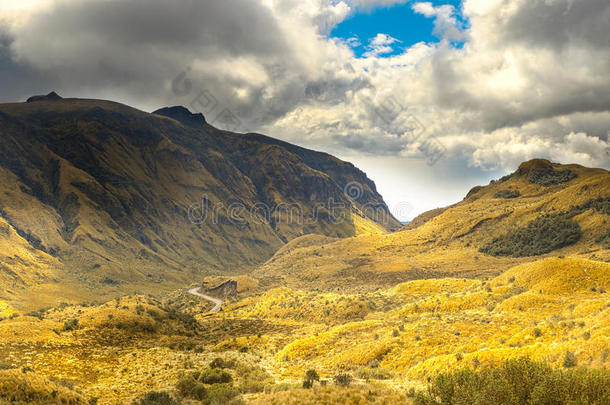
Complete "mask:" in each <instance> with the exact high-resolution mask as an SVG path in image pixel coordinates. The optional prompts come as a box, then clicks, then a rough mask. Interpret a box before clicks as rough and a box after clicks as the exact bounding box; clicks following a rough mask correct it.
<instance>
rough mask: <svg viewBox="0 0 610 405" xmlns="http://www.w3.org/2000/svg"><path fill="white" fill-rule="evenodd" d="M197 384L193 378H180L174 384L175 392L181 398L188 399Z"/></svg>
mask: <svg viewBox="0 0 610 405" xmlns="http://www.w3.org/2000/svg"><path fill="white" fill-rule="evenodd" d="M197 384H198V382H197V380H196V379H195V378H193V376H185V377H182V378H180V379H179V380H178V382H177V383H176V390H177V391H178V393H179V394H180V396H181V397H184V398H190V397H191V393H192V392H193V390H194V388H195V385H197Z"/></svg>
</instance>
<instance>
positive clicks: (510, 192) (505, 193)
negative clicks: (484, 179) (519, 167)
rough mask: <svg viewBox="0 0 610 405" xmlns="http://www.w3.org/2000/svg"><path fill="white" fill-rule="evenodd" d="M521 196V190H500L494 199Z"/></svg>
mask: <svg viewBox="0 0 610 405" xmlns="http://www.w3.org/2000/svg"><path fill="white" fill-rule="evenodd" d="M519 196H521V192H520V191H519V190H500V191H498V192H497V193H496V194H494V198H517V197H519Z"/></svg>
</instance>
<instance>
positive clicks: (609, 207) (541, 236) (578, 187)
mask: <svg viewBox="0 0 610 405" xmlns="http://www.w3.org/2000/svg"><path fill="white" fill-rule="evenodd" d="M609 233H610V173H609V172H608V171H607V170H603V169H590V168H586V167H582V166H578V165H560V164H551V163H550V162H548V161H545V160H533V161H529V162H525V163H523V164H522V165H521V166H520V167H519V168H518V170H517V171H516V172H515V173H513V174H512V175H510V176H506V177H504V178H502V179H500V180H498V181H494V182H492V183H491V184H489V185H487V186H484V187H475V188H474V189H472V190H471V191H470V192H469V193H468V195H467V196H466V197H465V198H464V200H462V201H461V202H459V203H457V204H454V205H452V206H450V207H446V208H444V209H437V210H433V211H431V212H429V213H424V214H422V215H421V216H420V217H418V218H416V219H415V220H413V221H412V222H411V223H410V224H408V225H407V226H405V227H403V228H402V229H401V230H400V231H399V232H395V233H391V234H385V235H360V236H356V237H352V238H347V239H341V240H337V241H327V240H324V239H320V240H319V241H318V242H315V241H314V242H311V238H309V239H308V240H309V241H310V243H306V244H300V243H299V240H298V239H297V240H295V241H293V242H291V243H290V244H288V245H287V246H285V247H284V248H283V249H282V250H281V251H279V252H278V253H277V254H276V255H275V256H274V257H272V258H271V259H270V260H269V261H268V262H266V263H265V264H264V265H262V266H260V267H259V268H258V269H257V270H256V271H255V272H254V276H256V277H258V278H259V279H260V280H261V284H262V285H268V286H273V285H289V286H292V287H298V288H317V289H326V290H328V289H341V290H350V289H351V290H354V289H365V290H367V289H369V290H370V289H374V288H377V287H380V286H389V285H394V284H397V283H399V282H403V281H406V280H412V279H420V278H438V277H456V276H460V277H463V276H466V277H473V276H485V275H497V274H499V273H500V272H502V271H504V270H506V269H508V268H510V267H512V266H513V265H515V264H519V263H525V262H529V261H532V260H534V259H535V257H540V256H542V257H544V256H545V255H554V256H557V255H571V256H576V257H582V258H592V259H596V260H605V261H608V260H610V250H609V247H610V246H609V245H608V240H609V239H608V238H609V237H608V235H609Z"/></svg>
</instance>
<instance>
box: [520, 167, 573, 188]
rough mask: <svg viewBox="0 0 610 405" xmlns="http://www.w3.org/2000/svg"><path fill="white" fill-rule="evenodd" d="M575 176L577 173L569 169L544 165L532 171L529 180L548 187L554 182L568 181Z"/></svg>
mask: <svg viewBox="0 0 610 405" xmlns="http://www.w3.org/2000/svg"><path fill="white" fill-rule="evenodd" d="M575 177H576V173H574V172H573V171H571V170H569V169H566V170H554V169H552V168H550V167H544V168H537V169H533V170H532V171H530V174H529V176H528V177H527V181H529V182H530V183H532V184H539V185H541V186H545V187H548V186H552V185H554V184H561V183H567V182H568V181H570V180H572V179H574V178H575Z"/></svg>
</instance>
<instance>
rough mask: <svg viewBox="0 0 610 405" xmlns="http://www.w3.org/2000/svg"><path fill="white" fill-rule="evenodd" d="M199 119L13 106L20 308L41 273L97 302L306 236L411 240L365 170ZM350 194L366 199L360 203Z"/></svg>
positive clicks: (240, 262)
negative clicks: (357, 190) (394, 232)
mask: <svg viewBox="0 0 610 405" xmlns="http://www.w3.org/2000/svg"><path fill="white" fill-rule="evenodd" d="M58 97H59V96H58ZM181 111H182V112H184V110H181ZM189 114H190V113H189ZM194 117H195V119H196V120H198V121H199V123H201V128H197V127H193V126H192V125H185V124H183V123H181V122H179V121H176V120H175V119H174V118H171V117H169V118H168V117H165V116H161V115H158V114H148V113H146V112H143V111H139V110H136V109H133V108H131V107H129V106H125V105H122V104H119V103H115V102H111V101H104V100H84V99H70V98H64V99H61V98H59V99H57V98H55V97H53V98H44V97H43V98H42V99H37V100H36V102H30V103H12V104H2V105H0V125H1V128H2V129H1V130H0V144H1V145H0V146H1V150H0V172H1V174H2V176H0V177H2V178H3V183H4V184H3V189H4V190H5V192H4V194H3V195H2V196H0V207H1V208H2V211H0V214H1V215H0V217H1V219H0V220H1V221H2V222H3V224H4V225H5V226H6V227H8V229H9V230H10V232H13V231H12V230H14V235H15V234H16V235H17V237H18V238H20V239H21V240H20V242H19V244H18V245H15V246H16V247H15V248H13V249H10V250H7V251H6V253H5V254H4V255H3V256H4V257H3V258H2V259H3V262H4V264H3V266H2V268H1V269H0V282H2V283H3V284H6V285H14V286H15V288H14V289H10V292H8V294H9V295H11V294H16V295H20V294H23V293H24V291H25V290H27V288H29V287H31V286H32V285H38V284H41V283H40V280H38V281H34V280H35V279H36V277H32V276H31V275H29V274H27V273H28V270H27V269H28V268H33V267H32V266H34V265H36V263H38V264H40V266H43V267H45V266H46V265H44V264H43V263H53V265H52V266H46V267H45V268H46V269H47V271H44V272H42V273H40V277H41V279H42V280H46V282H53V280H64V281H66V282H68V281H69V283H72V284H74V285H80V286H82V287H83V289H84V290H85V291H84V294H85V295H86V294H88V293H87V291H90V290H93V289H100V290H102V291H106V292H108V293H109V294H112V293H113V291H114V293H115V294H116V293H118V292H119V291H120V290H123V289H128V290H129V291H139V290H140V289H142V288H143V289H144V290H150V288H151V286H155V289H156V288H159V287H160V288H167V289H170V288H172V287H177V286H181V285H183V284H184V283H188V282H191V281H193V280H195V279H197V278H199V277H201V276H203V275H206V274H222V273H226V272H232V271H233V272H234V271H237V270H239V269H242V270H243V269H247V268H248V267H251V266H253V265H255V264H257V263H260V262H262V261H264V260H265V259H266V258H268V257H270V256H271V255H272V254H273V252H275V251H276V250H277V249H279V248H280V247H281V246H282V245H284V244H285V243H286V242H287V241H289V240H291V239H293V238H295V237H298V236H301V235H304V234H308V233H319V234H326V235H328V236H332V237H345V236H350V235H354V234H356V233H357V232H362V231H363V230H367V231H370V230H372V231H376V232H385V231H386V230H389V229H393V228H397V227H398V222H397V221H396V220H395V219H394V218H393V217H392V216H391V214H389V211H388V210H387V206H385V203H384V202H383V199H382V198H381V196H380V195H379V194H378V193H377V192H376V189H375V188H374V183H372V181H370V180H369V179H368V178H366V175H365V174H364V173H363V172H361V171H359V170H357V169H356V168H355V167H354V166H353V165H350V164H346V163H344V162H342V161H340V160H339V159H336V158H333V157H332V156H330V155H327V154H323V153H317V152H314V151H308V150H306V149H304V148H299V147H296V146H295V147H292V148H291V150H288V149H287V147H286V146H287V145H289V144H286V143H283V142H274V141H272V140H271V138H264V139H265V142H262V141H261V140H262V139H263V138H261V137H260V135H259V136H251V135H247V134H236V133H231V132H228V131H221V130H218V129H216V128H214V127H212V126H211V125H209V124H207V123H206V122H205V118H204V117H203V116H202V115H201V116H199V115H194ZM186 118H188V116H187V117H186ZM295 152H296V153H295ZM303 156H305V157H306V158H307V159H305V158H303ZM315 159H320V160H324V161H323V162H320V163H319V165H318V167H317V168H313V167H311V166H310V165H309V164H307V162H306V160H308V161H309V163H312V162H313V161H314V160H315ZM312 164H313V163H312ZM349 182H356V183H358V184H362V185H363V186H362V189H363V190H364V192H363V194H362V195H359V196H358V197H359V201H356V200H353V199H351V198H350V197H349V196H347V195H346V194H345V192H344V188H345V187H346V184H347V183H349ZM329 201H334V202H337V203H340V204H341V205H340V206H339V207H338V208H336V209H333V207H329ZM369 205H372V206H375V207H377V209H379V210H380V212H382V213H383V214H384V215H383V218H382V219H383V220H385V221H386V222H385V223H381V221H379V220H378V219H379V218H377V217H375V215H371V213H367V212H365V211H364V209H365V208H367V207H368V206H369ZM291 209H296V210H298V212H296V214H294V213H293V212H291V211H290V210H291ZM204 211H205V212H204ZM208 211H209V212H208ZM293 214H294V215H295V216H296V217H295V218H293V217H289V215H293ZM310 218H311V219H312V220H310V221H308V219H310ZM337 218H339V219H341V221H337V220H336V219H337ZM202 219H204V220H203V221H201V220H202ZM376 220H377V222H376ZM10 232H9V233H10ZM26 252H28V253H27V254H26ZM11 258H12V259H11ZM15 259H16V260H15ZM66 278H67V280H66Z"/></svg>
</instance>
